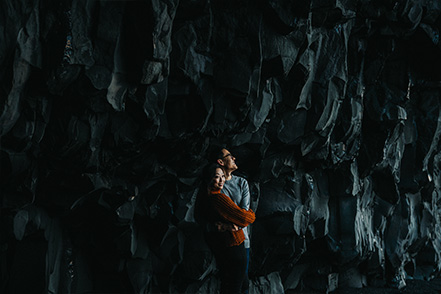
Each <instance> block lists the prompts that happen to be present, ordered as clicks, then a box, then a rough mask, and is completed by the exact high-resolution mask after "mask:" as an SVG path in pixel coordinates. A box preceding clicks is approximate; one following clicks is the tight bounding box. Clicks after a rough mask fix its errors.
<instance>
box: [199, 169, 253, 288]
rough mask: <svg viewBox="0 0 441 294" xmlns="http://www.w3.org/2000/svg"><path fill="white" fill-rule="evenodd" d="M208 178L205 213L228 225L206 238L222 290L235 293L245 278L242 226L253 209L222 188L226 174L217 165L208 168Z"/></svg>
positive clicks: (251, 220)
mask: <svg viewBox="0 0 441 294" xmlns="http://www.w3.org/2000/svg"><path fill="white" fill-rule="evenodd" d="M208 173H209V176H210V177H211V181H210V182H209V184H208V199H207V211H206V213H207V215H208V216H209V218H210V222H212V223H216V224H219V223H223V224H225V223H229V224H231V229H229V230H222V229H220V228H219V227H218V229H216V230H213V231H211V232H208V233H207V239H208V242H209V244H210V245H211V248H212V250H213V253H214V256H215V258H216V262H217V265H218V268H219V272H220V278H221V293H228V294H233V293H234V294H235V293H241V290H244V289H246V290H247V289H248V287H247V285H245V287H244V288H243V283H248V279H246V274H245V272H246V251H245V247H244V244H243V241H244V240H245V235H244V232H243V230H242V228H244V227H246V226H248V225H249V224H251V223H253V222H254V220H255V219H256V217H255V214H254V212H253V211H252V210H251V209H250V210H246V209H243V208H240V207H239V206H237V205H236V204H235V203H234V202H233V200H231V199H230V198H229V197H228V196H226V195H225V194H223V193H222V192H221V190H222V188H223V185H224V183H225V174H224V172H223V170H222V168H220V167H219V166H213V167H211V168H210V169H209V171H208Z"/></svg>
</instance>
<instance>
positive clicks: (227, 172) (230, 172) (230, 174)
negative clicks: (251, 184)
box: [225, 171, 233, 181]
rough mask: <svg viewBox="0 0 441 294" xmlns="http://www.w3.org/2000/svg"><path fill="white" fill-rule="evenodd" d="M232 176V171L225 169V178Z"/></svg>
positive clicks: (229, 178)
mask: <svg viewBox="0 0 441 294" xmlns="http://www.w3.org/2000/svg"><path fill="white" fill-rule="evenodd" d="M232 177H233V171H225V180H226V181H229V180H231V178H232Z"/></svg>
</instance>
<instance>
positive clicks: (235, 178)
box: [231, 175, 248, 185]
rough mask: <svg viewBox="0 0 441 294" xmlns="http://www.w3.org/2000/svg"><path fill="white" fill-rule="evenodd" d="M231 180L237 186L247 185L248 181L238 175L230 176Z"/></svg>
mask: <svg viewBox="0 0 441 294" xmlns="http://www.w3.org/2000/svg"><path fill="white" fill-rule="evenodd" d="M231 180H232V181H234V182H236V183H237V184H239V185H247V184H248V181H247V179H246V178H245V177H243V176H239V175H231Z"/></svg>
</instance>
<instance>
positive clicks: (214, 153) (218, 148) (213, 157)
mask: <svg viewBox="0 0 441 294" xmlns="http://www.w3.org/2000/svg"><path fill="white" fill-rule="evenodd" d="M222 149H226V148H225V146H224V145H213V146H211V148H210V152H209V161H210V163H217V160H218V159H222V158H223V157H224V154H223V153H222Z"/></svg>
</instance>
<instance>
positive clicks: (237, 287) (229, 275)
mask: <svg viewBox="0 0 441 294" xmlns="http://www.w3.org/2000/svg"><path fill="white" fill-rule="evenodd" d="M213 253H214V257H215V258H216V263H217V266H218V268H219V273H220V279H221V294H240V293H244V292H245V291H248V275H247V274H246V268H247V254H246V250H245V247H244V245H243V243H242V244H240V245H239V246H232V247H221V246H214V248H213Z"/></svg>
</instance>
